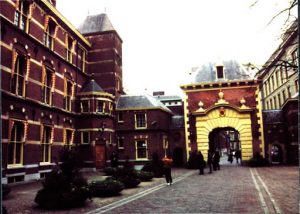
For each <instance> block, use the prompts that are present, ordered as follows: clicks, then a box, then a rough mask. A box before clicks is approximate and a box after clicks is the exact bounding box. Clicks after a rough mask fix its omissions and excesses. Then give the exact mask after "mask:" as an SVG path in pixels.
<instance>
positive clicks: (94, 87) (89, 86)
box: [80, 79, 104, 93]
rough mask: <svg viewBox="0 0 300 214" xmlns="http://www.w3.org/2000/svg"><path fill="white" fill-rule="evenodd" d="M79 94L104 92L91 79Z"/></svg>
mask: <svg viewBox="0 0 300 214" xmlns="http://www.w3.org/2000/svg"><path fill="white" fill-rule="evenodd" d="M80 92H81V93H82V92H104V90H103V89H102V88H101V86H100V85H98V83H97V82H96V81H95V80H94V79H91V80H89V82H88V83H87V84H86V85H85V86H83V87H82V89H81V91H80Z"/></svg>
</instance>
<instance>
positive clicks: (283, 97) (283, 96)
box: [282, 90, 286, 103]
mask: <svg viewBox="0 0 300 214" xmlns="http://www.w3.org/2000/svg"><path fill="white" fill-rule="evenodd" d="M282 99H283V100H282V102H283V103H284V102H285V100H286V96H285V90H283V91H282Z"/></svg>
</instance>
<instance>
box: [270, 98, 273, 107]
mask: <svg viewBox="0 0 300 214" xmlns="http://www.w3.org/2000/svg"><path fill="white" fill-rule="evenodd" d="M270 109H273V100H272V99H270Z"/></svg>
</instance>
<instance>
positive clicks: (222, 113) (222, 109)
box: [219, 107, 226, 117]
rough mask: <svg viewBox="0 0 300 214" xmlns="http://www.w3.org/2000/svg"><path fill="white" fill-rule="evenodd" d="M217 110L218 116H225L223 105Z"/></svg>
mask: <svg viewBox="0 0 300 214" xmlns="http://www.w3.org/2000/svg"><path fill="white" fill-rule="evenodd" d="M219 112H220V117H225V116H226V112H225V108H224V107H220V108H219Z"/></svg>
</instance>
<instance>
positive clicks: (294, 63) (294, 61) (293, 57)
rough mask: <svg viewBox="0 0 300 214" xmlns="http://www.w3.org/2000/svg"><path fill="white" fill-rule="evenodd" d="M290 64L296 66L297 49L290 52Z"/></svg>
mask: <svg viewBox="0 0 300 214" xmlns="http://www.w3.org/2000/svg"><path fill="white" fill-rule="evenodd" d="M292 64H293V66H298V49H295V50H294V51H293V52H292Z"/></svg>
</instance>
